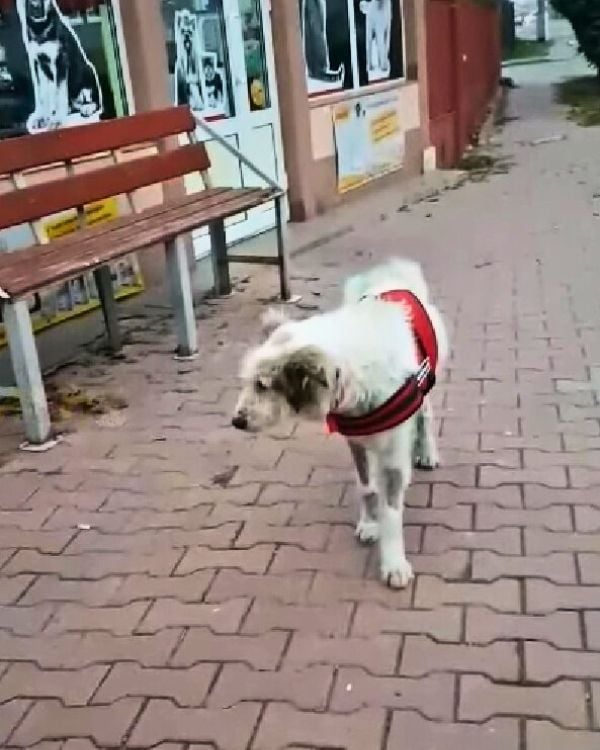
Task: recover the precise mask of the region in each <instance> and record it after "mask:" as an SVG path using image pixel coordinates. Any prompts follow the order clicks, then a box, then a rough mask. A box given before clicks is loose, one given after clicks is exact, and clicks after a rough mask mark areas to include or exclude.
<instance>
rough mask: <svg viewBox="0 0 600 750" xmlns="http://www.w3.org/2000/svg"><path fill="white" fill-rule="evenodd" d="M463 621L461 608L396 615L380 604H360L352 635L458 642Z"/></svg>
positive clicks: (401, 612)
mask: <svg viewBox="0 0 600 750" xmlns="http://www.w3.org/2000/svg"><path fill="white" fill-rule="evenodd" d="M460 620H461V611H460V609H459V608H458V607H443V608H440V609H438V610H396V611H395V610H392V609H387V608H386V607H381V606H379V605H377V604H359V606H358V609H357V611H356V615H355V618H354V622H353V625H352V634H353V635H357V636H361V637H370V636H374V635H379V634H380V633H398V634H419V635H420V634H425V635H430V636H431V637H432V638H435V639H437V640H440V641H459V640H460V630H461V627H460Z"/></svg>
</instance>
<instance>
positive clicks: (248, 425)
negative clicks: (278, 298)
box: [232, 313, 335, 432]
mask: <svg viewBox="0 0 600 750" xmlns="http://www.w3.org/2000/svg"><path fill="white" fill-rule="evenodd" d="M292 325H293V324H292ZM263 326H264V327H265V331H266V333H267V334H268V338H267V340H266V341H265V342H264V343H263V344H262V345H260V346H258V347H256V348H255V349H253V350H251V351H250V352H249V353H248V354H247V355H246V357H245V359H244V361H243V363H242V369H241V378H242V390H241V393H240V395H239V398H238V402H237V404H236V407H235V410H234V414H233V419H232V424H233V426H234V427H236V428H237V429H240V430H248V431H249V432H259V431H260V430H263V429H266V428H268V427H273V426H274V425H276V424H277V423H279V422H280V421H282V420H283V419H286V418H288V417H292V418H293V417H302V418H304V419H312V420H314V419H323V418H324V417H325V415H326V414H327V413H328V411H329V409H330V407H331V400H332V392H333V383H334V380H335V371H334V368H333V366H332V363H331V362H330V360H329V358H328V356H327V355H326V354H325V353H324V352H322V351H321V350H320V349H318V348H317V347H315V346H310V345H306V344H302V343H297V342H295V341H294V336H293V333H292V332H291V330H290V329H289V327H288V326H286V324H285V323H284V322H281V318H280V317H279V316H278V315H277V314H274V313H269V314H268V315H267V316H265V318H263Z"/></svg>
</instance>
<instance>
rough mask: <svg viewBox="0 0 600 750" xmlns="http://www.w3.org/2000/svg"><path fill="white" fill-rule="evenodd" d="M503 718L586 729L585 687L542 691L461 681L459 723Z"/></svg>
mask: <svg viewBox="0 0 600 750" xmlns="http://www.w3.org/2000/svg"><path fill="white" fill-rule="evenodd" d="M503 715H514V716H531V717H532V718H540V717H547V718H548V719H551V720H552V721H555V722H556V723H558V724H560V725H561V726H564V727H571V728H575V729H578V728H585V727H586V726H587V714H586V708H585V690H584V686H583V684H582V683H581V682H574V681H568V680H561V681H560V682H556V683H554V684H553V685H549V686H544V687H529V686H527V687H523V686H520V685H499V684H498V683H493V682H491V681H490V680H489V679H487V678H486V677H479V676H476V675H465V676H463V677H461V678H460V703H459V710H458V716H459V719H461V720H463V721H485V720H486V719H489V718H491V717H493V716H503Z"/></svg>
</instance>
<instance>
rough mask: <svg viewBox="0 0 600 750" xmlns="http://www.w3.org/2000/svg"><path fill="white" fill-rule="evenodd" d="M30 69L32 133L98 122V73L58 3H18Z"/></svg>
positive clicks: (29, 0) (100, 104)
mask: <svg viewBox="0 0 600 750" xmlns="http://www.w3.org/2000/svg"><path fill="white" fill-rule="evenodd" d="M17 15H18V17H19V23H20V28H21V36H22V39H23V45H24V47H25V52H26V55H27V61H28V64H29V72H30V76H31V84H32V89H33V111H32V112H30V113H29V115H28V116H27V121H26V128H27V131H28V132H29V133H39V132H43V131H45V130H55V129H56V128H61V127H65V126H68V125H81V124H84V123H89V122H97V121H98V120H99V119H100V116H101V115H102V113H103V102H102V89H101V87H100V81H99V78H98V73H97V71H96V68H95V67H94V65H92V63H91V62H90V60H89V58H88V56H87V55H86V53H85V51H84V49H83V47H82V45H81V42H80V40H79V37H78V36H77V34H76V33H75V31H74V29H73V27H72V25H71V22H70V21H69V19H68V18H67V17H66V16H65V15H64V14H63V13H62V11H61V10H60V8H59V7H58V4H57V1H56V0H17Z"/></svg>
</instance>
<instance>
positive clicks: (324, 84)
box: [299, 0, 354, 95]
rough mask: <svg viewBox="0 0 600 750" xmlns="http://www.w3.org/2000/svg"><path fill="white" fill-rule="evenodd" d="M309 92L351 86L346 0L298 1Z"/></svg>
mask: <svg viewBox="0 0 600 750" xmlns="http://www.w3.org/2000/svg"><path fill="white" fill-rule="evenodd" d="M299 9H300V25H301V30H302V42H303V47H304V60H305V63H306V82H307V87H308V93H309V95H310V94H322V93H325V92H329V91H339V90H341V89H348V88H352V86H353V85H354V81H353V76H352V52H351V44H350V19H349V12H350V7H349V5H348V0H299Z"/></svg>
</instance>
